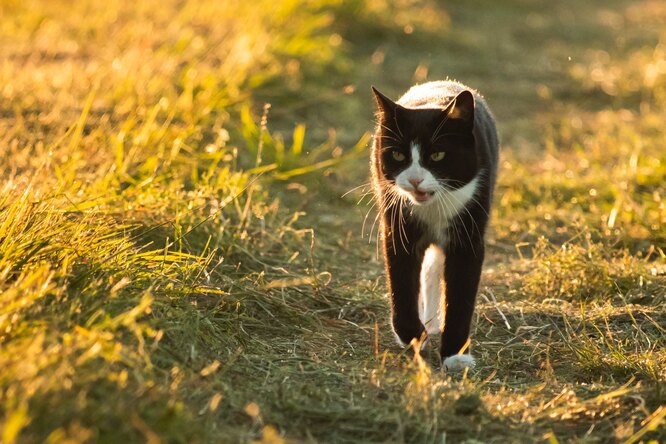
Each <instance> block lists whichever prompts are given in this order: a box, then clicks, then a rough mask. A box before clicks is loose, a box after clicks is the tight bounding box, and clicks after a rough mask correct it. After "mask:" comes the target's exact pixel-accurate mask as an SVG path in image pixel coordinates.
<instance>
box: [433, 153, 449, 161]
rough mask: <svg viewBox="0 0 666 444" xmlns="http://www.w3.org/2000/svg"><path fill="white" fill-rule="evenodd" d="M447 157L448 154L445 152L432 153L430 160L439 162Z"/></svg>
mask: <svg viewBox="0 0 666 444" xmlns="http://www.w3.org/2000/svg"><path fill="white" fill-rule="evenodd" d="M444 156H446V153H445V152H444V151H437V152H436V153H432V154H431V155H430V159H432V160H433V161H434V162H439V161H440V160H442V159H443V158H444Z"/></svg>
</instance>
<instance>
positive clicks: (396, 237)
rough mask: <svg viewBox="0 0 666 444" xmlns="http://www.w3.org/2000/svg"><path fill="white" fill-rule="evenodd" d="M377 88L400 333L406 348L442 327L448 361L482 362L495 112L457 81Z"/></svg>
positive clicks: (379, 192)
mask: <svg viewBox="0 0 666 444" xmlns="http://www.w3.org/2000/svg"><path fill="white" fill-rule="evenodd" d="M372 91H373V93H374V96H375V101H376V104H377V109H378V124H377V129H376V131H375V134H374V141H373V145H372V153H371V159H370V167H371V175H372V182H373V186H374V191H375V199H376V201H377V203H378V208H379V217H380V221H381V228H380V232H381V234H382V236H381V238H382V241H381V242H382V246H383V252H384V258H385V265H386V276H387V286H388V293H389V298H390V302H391V321H392V325H393V330H394V333H395V334H396V336H397V339H398V341H399V342H400V343H401V344H403V345H406V344H409V343H410V342H411V341H412V340H413V339H417V340H423V344H425V340H427V338H428V335H435V334H438V333H440V331H441V346H440V356H441V359H442V364H443V367H444V368H445V369H446V370H448V371H460V370H462V369H464V368H471V367H474V365H475V360H474V357H473V356H472V355H471V354H470V353H469V343H470V342H469V341H470V339H469V332H470V324H471V321H472V315H473V312H474V303H475V299H476V293H477V290H478V286H479V280H480V276H481V268H482V266H483V259H484V251H485V241H484V234H485V230H486V227H487V225H488V219H489V214H490V207H491V201H492V195H493V189H494V186H495V179H496V176H497V164H498V157H499V136H498V133H497V129H496V126H495V119H494V118H493V116H492V114H491V112H490V110H489V109H488V106H487V105H486V103H485V101H484V99H483V98H482V97H481V96H480V95H479V94H478V93H477V92H475V91H474V90H472V89H470V88H468V87H466V86H464V85H462V84H461V83H458V82H454V81H437V82H428V83H425V84H421V85H416V86H414V87H412V88H411V89H410V90H409V91H407V93H406V94H405V95H403V96H402V97H401V98H400V99H399V100H398V101H397V102H393V101H391V100H390V99H389V98H388V97H386V96H385V95H383V94H382V93H380V92H379V91H378V90H377V89H375V88H374V87H372ZM442 314H443V317H442Z"/></svg>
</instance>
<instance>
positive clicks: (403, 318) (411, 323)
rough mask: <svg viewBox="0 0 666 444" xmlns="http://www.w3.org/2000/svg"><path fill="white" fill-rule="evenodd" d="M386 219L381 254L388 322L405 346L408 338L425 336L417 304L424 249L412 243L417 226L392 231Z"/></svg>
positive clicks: (416, 235) (414, 239)
mask: <svg viewBox="0 0 666 444" xmlns="http://www.w3.org/2000/svg"><path fill="white" fill-rule="evenodd" d="M393 220H395V219H393ZM388 222H389V224H388V226H387V228H386V229H385V231H384V255H385V258H386V277H387V280H388V282H387V284H388V292H389V298H390V300H391V322H392V324H393V330H394V332H395V334H396V336H397V337H398V340H399V341H400V343H402V344H403V345H407V344H409V343H410V342H411V341H412V339H417V340H420V339H422V338H423V337H425V327H424V326H423V324H422V323H421V319H420V318H419V304H418V303H419V286H420V282H419V281H420V273H421V262H422V261H423V254H424V251H423V249H422V248H417V245H416V240H417V239H419V237H420V234H421V233H420V231H419V229H418V227H416V226H404V225H403V226H402V227H398V226H396V227H395V228H396V231H394V230H393V229H392V228H391V226H390V222H391V221H390V220H389V221H388ZM398 230H401V231H398Z"/></svg>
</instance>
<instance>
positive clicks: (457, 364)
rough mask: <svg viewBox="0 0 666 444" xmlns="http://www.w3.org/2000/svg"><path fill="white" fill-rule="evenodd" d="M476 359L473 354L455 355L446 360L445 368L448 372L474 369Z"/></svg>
mask: <svg viewBox="0 0 666 444" xmlns="http://www.w3.org/2000/svg"><path fill="white" fill-rule="evenodd" d="M475 365H476V360H475V359H474V356H472V355H453V356H449V357H448V358H446V359H445V360H444V369H445V370H446V371H447V372H461V371H463V370H465V369H466V368H469V369H472V368H474V366H475Z"/></svg>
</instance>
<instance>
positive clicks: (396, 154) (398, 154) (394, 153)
mask: <svg viewBox="0 0 666 444" xmlns="http://www.w3.org/2000/svg"><path fill="white" fill-rule="evenodd" d="M391 155H392V156H393V158H394V159H395V160H397V161H398V162H402V161H403V160H405V155H404V154H402V153H401V152H400V151H392V152H391Z"/></svg>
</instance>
